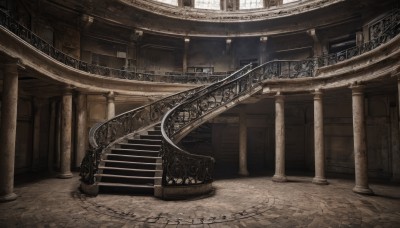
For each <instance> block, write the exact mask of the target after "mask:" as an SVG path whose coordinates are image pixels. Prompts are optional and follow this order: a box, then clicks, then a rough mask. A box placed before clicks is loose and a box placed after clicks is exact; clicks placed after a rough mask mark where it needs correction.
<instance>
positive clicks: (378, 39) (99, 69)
mask: <svg viewBox="0 0 400 228" xmlns="http://www.w3.org/2000/svg"><path fill="white" fill-rule="evenodd" d="M399 23H400V10H399V9H395V10H393V11H392V12H390V13H389V14H388V15H386V16H385V17H383V18H382V19H380V20H378V21H376V22H374V23H373V24H372V25H370V26H369V27H370V29H369V30H370V31H369V33H370V41H368V42H366V43H364V44H362V45H359V46H356V47H352V48H349V49H346V50H344V51H340V52H338V53H332V54H328V55H323V56H320V57H317V58H316V59H315V61H316V64H314V67H323V66H328V65H332V64H335V63H338V62H341V61H344V60H347V59H350V58H353V57H355V56H358V55H361V54H363V53H366V52H368V51H370V50H372V49H375V48H377V47H379V46H380V45H382V44H384V43H386V42H388V41H389V40H390V39H392V38H393V37H395V36H396V35H397V34H399V33H400V27H399ZM0 26H2V27H4V28H5V29H7V30H9V31H11V32H12V33H14V34H15V35H17V36H18V37H20V38H21V39H23V40H24V41H26V42H27V43H29V44H30V45H32V46H33V47H35V48H36V49H37V50H39V51H40V52H42V53H44V54H46V55H48V56H50V57H51V58H53V59H55V60H57V61H59V62H61V63H63V64H65V65H67V66H70V67H73V68H75V69H78V70H81V71H85V72H88V73H91V74H96V75H101V76H106V77H111V78H120V79H128V80H139V81H152V82H169V83H194V84H202V83H214V82H217V81H219V80H222V79H223V78H225V77H226V76H227V75H200V76H197V75H196V74H195V75H161V74H152V73H142V72H135V71H128V70H121V69H114V68H110V67H104V66H98V65H93V64H90V63H86V62H84V61H81V60H79V59H76V58H74V57H72V56H69V55H67V54H65V53H63V52H62V51H60V50H58V49H56V48H54V47H53V46H52V45H50V44H49V43H47V42H46V41H45V40H43V39H42V38H40V37H39V36H37V35H36V34H34V33H33V32H32V31H30V30H29V29H27V28H26V27H24V26H22V25H21V24H19V23H18V22H16V21H15V20H14V19H13V18H11V17H10V16H9V15H8V14H7V13H6V12H4V11H2V10H0Z"/></svg>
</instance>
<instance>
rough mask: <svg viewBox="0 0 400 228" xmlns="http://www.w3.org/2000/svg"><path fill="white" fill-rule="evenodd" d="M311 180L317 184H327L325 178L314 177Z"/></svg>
mask: <svg viewBox="0 0 400 228" xmlns="http://www.w3.org/2000/svg"><path fill="white" fill-rule="evenodd" d="M312 182H313V184H317V185H327V184H329V183H328V181H327V180H326V179H325V178H320V177H314V178H313V180H312Z"/></svg>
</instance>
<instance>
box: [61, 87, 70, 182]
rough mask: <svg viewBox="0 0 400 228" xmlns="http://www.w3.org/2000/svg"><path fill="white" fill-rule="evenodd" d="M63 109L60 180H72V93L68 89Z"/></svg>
mask: <svg viewBox="0 0 400 228" xmlns="http://www.w3.org/2000/svg"><path fill="white" fill-rule="evenodd" d="M61 105H62V107H61V154H60V162H61V164H60V174H59V175H58V177H59V178H71V177H72V173H71V148H72V147H71V144H72V141H71V138H72V136H71V130H72V91H71V89H70V88H66V89H65V91H64V94H63V97H62V104H61Z"/></svg>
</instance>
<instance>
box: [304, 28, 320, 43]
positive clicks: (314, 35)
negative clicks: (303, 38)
mask: <svg viewBox="0 0 400 228" xmlns="http://www.w3.org/2000/svg"><path fill="white" fill-rule="evenodd" d="M307 34H308V35H309V36H310V37H311V38H312V39H313V40H314V42H319V39H318V35H317V31H316V30H315V28H312V29H309V30H307Z"/></svg>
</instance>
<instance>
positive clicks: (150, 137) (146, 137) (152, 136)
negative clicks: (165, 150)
mask: <svg viewBox="0 0 400 228" xmlns="http://www.w3.org/2000/svg"><path fill="white" fill-rule="evenodd" d="M140 138H141V139H158V140H161V139H162V135H141V136H140Z"/></svg>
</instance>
